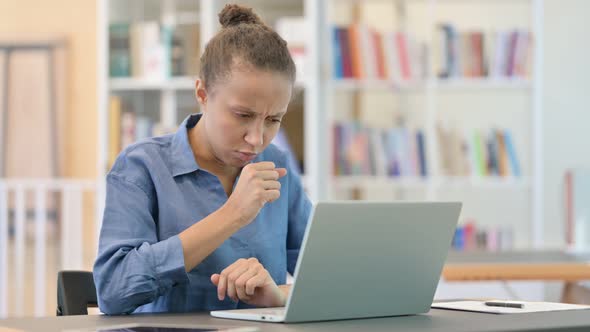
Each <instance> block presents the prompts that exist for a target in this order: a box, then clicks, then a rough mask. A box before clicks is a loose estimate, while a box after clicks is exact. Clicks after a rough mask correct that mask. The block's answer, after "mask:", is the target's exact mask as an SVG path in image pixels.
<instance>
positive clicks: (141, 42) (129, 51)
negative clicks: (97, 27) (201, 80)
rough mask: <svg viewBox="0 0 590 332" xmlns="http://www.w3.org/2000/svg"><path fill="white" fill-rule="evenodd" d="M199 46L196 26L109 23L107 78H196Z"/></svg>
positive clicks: (150, 22)
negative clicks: (190, 76)
mask: <svg viewBox="0 0 590 332" xmlns="http://www.w3.org/2000/svg"><path fill="white" fill-rule="evenodd" d="M199 47H200V46H199V26H198V25H197V24H180V25H176V26H165V25H162V24H160V23H159V22H158V21H145V22H135V23H111V24H110V25H109V75H110V77H136V78H144V79H156V80H158V79H166V78H169V77H171V76H185V75H196V74H197V72H198V64H199V62H198V61H199V54H200V49H199Z"/></svg>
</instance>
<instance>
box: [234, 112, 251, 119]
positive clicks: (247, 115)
mask: <svg viewBox="0 0 590 332" xmlns="http://www.w3.org/2000/svg"><path fill="white" fill-rule="evenodd" d="M237 114H238V116H239V117H240V118H249V117H250V114H248V113H237Z"/></svg>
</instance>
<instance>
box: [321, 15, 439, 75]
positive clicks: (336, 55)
mask: <svg viewBox="0 0 590 332" xmlns="http://www.w3.org/2000/svg"><path fill="white" fill-rule="evenodd" d="M332 55H333V67H334V68H333V77H334V79H356V80H388V81H394V82H408V81H416V80H421V79H424V78H425V77H426V75H427V72H426V57H427V47H426V45H425V44H424V43H420V42H418V41H417V40H416V39H415V38H413V37H412V36H411V35H410V34H408V33H406V32H401V31H386V32H380V31H377V30H376V29H373V28H371V27H369V26H367V25H365V24H357V23H355V24H351V25H349V26H333V27H332Z"/></svg>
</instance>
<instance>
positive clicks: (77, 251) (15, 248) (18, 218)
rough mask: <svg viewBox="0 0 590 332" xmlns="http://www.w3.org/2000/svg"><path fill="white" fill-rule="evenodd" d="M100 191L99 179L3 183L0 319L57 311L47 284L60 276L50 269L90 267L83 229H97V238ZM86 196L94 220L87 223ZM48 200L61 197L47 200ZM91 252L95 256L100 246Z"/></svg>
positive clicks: (0, 201)
mask: <svg viewBox="0 0 590 332" xmlns="http://www.w3.org/2000/svg"><path fill="white" fill-rule="evenodd" d="M102 188H104V187H103V183H102V182H101V181H96V180H68V179H0V318H3V317H8V316H14V317H18V316H24V315H35V316H46V315H48V314H52V313H54V312H55V303H56V299H55V297H56V283H55V282H53V283H50V282H49V281H54V280H55V279H56V276H53V275H48V271H49V273H50V274H51V270H54V271H57V270H63V269H83V268H84V266H85V264H86V265H87V264H88V263H87V262H84V256H83V253H84V243H83V239H84V230H83V226H89V225H90V226H93V227H94V229H93V231H94V232H95V234H96V237H97V236H98V230H99V228H100V221H101V220H102V208H103V199H104V198H103V197H104V196H103V195H102V193H103V192H104V191H103V190H102ZM86 193H91V194H93V197H91V198H92V199H93V200H94V211H92V213H91V214H90V215H92V218H91V219H92V222H91V223H87V224H85V225H83V222H84V219H85V218H84V216H85V214H84V212H85V210H84V200H83V197H84V194H86ZM48 197H55V198H57V199H51V200H49V201H48ZM48 203H49V204H50V205H48ZM30 211H32V213H31V212H30ZM50 211H54V212H55V213H54V214H52V215H50V218H52V219H53V220H52V221H54V223H53V225H54V226H57V227H55V229H54V232H53V233H52V234H53V235H55V237H54V238H53V239H51V238H50V237H49V236H48V225H50V223H49V221H50V220H49V217H48V212H50ZM11 212H12V213H11ZM27 212H28V213H27ZM31 238H32V239H31ZM48 238H49V240H50V241H49V242H48ZM31 244H33V245H31ZM52 246H53V247H55V249H56V250H53V249H54V248H53V247H52ZM91 250H93V252H92V254H93V255H90V256H94V254H95V250H96V246H95V245H94V246H93V248H92V249H91ZM52 251H53V252H54V253H55V252H56V251H57V252H58V254H57V255H53V256H57V257H52V256H51V255H48V252H52ZM48 256H49V258H50V264H52V266H48ZM31 279H32V280H31ZM25 287H26V289H25ZM26 294H32V296H28V297H27V296H26ZM27 300H31V301H33V303H34V304H33V305H32V306H31V305H30V304H28V303H25V302H26V301H27ZM52 303H53V305H52ZM27 304H28V305H27ZM26 305H27V306H26ZM31 307H32V308H33V309H30V308H31ZM9 308H10V310H9ZM25 308H29V309H27V310H25Z"/></svg>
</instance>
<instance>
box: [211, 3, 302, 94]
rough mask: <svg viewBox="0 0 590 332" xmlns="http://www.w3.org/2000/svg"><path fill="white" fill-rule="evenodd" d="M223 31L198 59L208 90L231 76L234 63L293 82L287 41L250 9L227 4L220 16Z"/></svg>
mask: <svg viewBox="0 0 590 332" xmlns="http://www.w3.org/2000/svg"><path fill="white" fill-rule="evenodd" d="M219 23H221V26H222V29H221V30H220V31H219V32H218V33H217V34H216V35H215V36H214V37H213V38H212V39H211V40H210V41H209V42H208V43H207V46H206V47H205V51H204V52H203V55H202V56H201V65H200V67H201V68H200V78H201V79H202V80H204V81H205V88H207V89H209V88H210V87H212V86H213V85H215V83H217V82H218V81H219V80H220V79H223V78H226V77H228V76H229V74H230V73H231V69H232V65H233V64H234V63H235V61H236V60H237V61H243V62H245V63H247V64H250V65H252V66H254V68H257V69H262V70H269V71H276V72H279V73H282V74H284V75H285V76H286V77H287V78H288V79H289V80H290V81H291V83H294V82H295V63H294V62H293V59H292V58H291V55H290V53H289V50H288V48H287V42H286V41H285V40H284V39H283V38H281V37H280V36H279V35H278V34H277V33H276V32H275V31H274V30H273V29H271V28H270V27H268V26H267V25H266V24H264V23H263V22H262V21H261V20H260V17H258V15H256V14H255V13H254V12H253V11H252V9H251V8H246V7H242V6H239V5H235V4H232V5H226V6H225V7H224V8H223V9H222V10H221V12H220V13H219Z"/></svg>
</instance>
